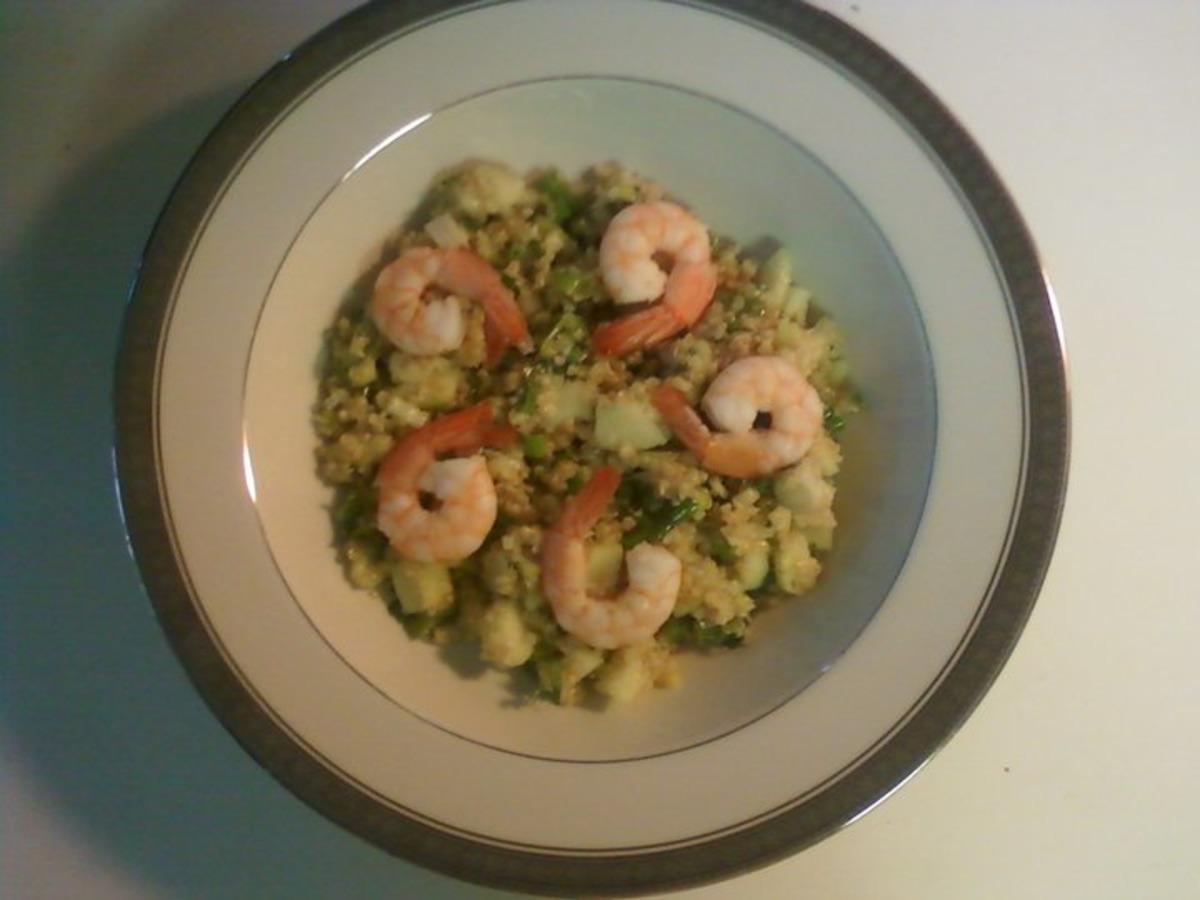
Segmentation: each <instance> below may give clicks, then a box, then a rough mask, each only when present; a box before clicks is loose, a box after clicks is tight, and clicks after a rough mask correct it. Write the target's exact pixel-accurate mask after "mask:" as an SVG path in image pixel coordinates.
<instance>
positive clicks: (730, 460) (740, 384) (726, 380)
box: [650, 356, 824, 478]
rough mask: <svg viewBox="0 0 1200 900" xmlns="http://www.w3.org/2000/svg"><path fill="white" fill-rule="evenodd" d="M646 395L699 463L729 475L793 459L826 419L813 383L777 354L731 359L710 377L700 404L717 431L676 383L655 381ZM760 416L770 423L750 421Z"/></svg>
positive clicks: (767, 469)
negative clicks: (655, 384) (692, 405)
mask: <svg viewBox="0 0 1200 900" xmlns="http://www.w3.org/2000/svg"><path fill="white" fill-rule="evenodd" d="M650 400H651V402H652V403H653V404H654V406H655V407H656V408H657V409H658V411H659V412H660V413H661V414H662V417H663V418H664V419H666V420H667V424H668V425H669V426H670V427H671V430H672V431H674V432H675V436H676V437H678V438H679V440H680V441H682V442H683V445H684V446H685V447H687V448H688V449H689V450H691V451H692V452H693V453H695V454H696V456H698V457H699V458H700V465H702V466H704V468H706V469H708V470H709V471H710V472H716V473H717V474H718V475H727V476H729V477H731V478H755V477H758V476H759V475H767V474H769V473H771V472H775V471H777V470H779V469H782V468H783V467H784V466H789V465H791V464H792V463H794V462H798V461H799V460H800V459H801V458H802V457H803V456H804V455H805V454H806V453H808V451H809V449H810V448H811V447H812V445H813V441H814V440H816V437H817V435H818V434H819V433H820V431H821V428H822V427H823V422H824V409H823V407H822V405H821V399H820V397H818V396H817V391H816V389H815V388H814V387H813V386H812V385H811V384H810V383H809V381H808V379H807V378H805V377H804V376H803V375H801V374H800V370H799V369H797V368H796V367H795V366H794V365H792V364H791V363H790V362H788V361H787V360H785V359H783V358H782V357H778V356H748V357H745V358H744V359H739V360H736V361H734V362H732V363H730V364H729V365H728V366H726V367H725V368H724V369H722V370H721V372H720V373H719V374H718V375H717V377H716V378H714V379H713V381H712V383H711V384H710V385H709V386H708V390H707V391H705V393H704V399H703V400H702V401H701V406H702V407H703V408H704V412H705V413H707V415H708V417H709V419H710V420H711V421H712V422H713V424H714V425H716V426H717V427H719V428H722V429H724V430H723V431H719V432H714V431H712V430H710V429H709V427H708V426H707V425H706V424H705V423H704V420H703V419H701V418H700V415H699V414H698V413H697V412H696V411H695V410H694V409H692V407H691V406H690V405H689V404H688V401H687V397H685V396H684V394H683V392H682V391H681V390H679V388H677V387H675V386H674V385H669V384H663V385H659V386H658V387H657V388H655V389H654V390H653V391H651V393H650ZM763 416H767V417H769V419H770V424H769V425H767V426H766V427H761V428H757V427H755V426H756V425H757V424H758V423H759V422H760V421H761V417H763Z"/></svg>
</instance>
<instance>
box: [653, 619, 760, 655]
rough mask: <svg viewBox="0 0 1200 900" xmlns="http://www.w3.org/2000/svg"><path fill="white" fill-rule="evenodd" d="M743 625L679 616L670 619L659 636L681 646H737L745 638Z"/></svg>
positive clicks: (702, 647)
mask: <svg viewBox="0 0 1200 900" xmlns="http://www.w3.org/2000/svg"><path fill="white" fill-rule="evenodd" d="M742 627H743V626H742V624H741V623H740V622H733V623H730V624H729V625H715V624H713V623H711V622H701V621H700V620H698V619H696V618H695V617H693V616H678V617H676V618H672V619H669V620H668V621H667V623H666V624H665V625H663V627H662V629H661V630H660V631H659V633H658V636H659V638H660V639H662V640H664V641H667V642H668V643H671V644H675V645H676V646H681V647H697V648H701V649H710V648H716V647H737V646H739V645H740V644H741V643H742V641H743V640H744V635H743V634H742Z"/></svg>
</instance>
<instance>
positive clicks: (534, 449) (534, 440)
mask: <svg viewBox="0 0 1200 900" xmlns="http://www.w3.org/2000/svg"><path fill="white" fill-rule="evenodd" d="M525 455H526V456H528V457H529V458H530V459H545V458H546V457H547V456H549V455H550V438H548V437H547V436H546V435H544V434H530V435H526V437H525Z"/></svg>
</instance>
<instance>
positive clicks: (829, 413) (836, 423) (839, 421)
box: [825, 407, 846, 434]
mask: <svg viewBox="0 0 1200 900" xmlns="http://www.w3.org/2000/svg"><path fill="white" fill-rule="evenodd" d="M845 427H846V419H845V417H844V416H843V415H842V414H841V413H839V412H838V411H837V410H836V409H834V408H833V407H826V408H825V430H826V431H828V432H829V433H830V434H840V433H841V431H842V429H843V428H845Z"/></svg>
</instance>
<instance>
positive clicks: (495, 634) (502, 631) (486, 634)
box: [479, 600, 537, 669]
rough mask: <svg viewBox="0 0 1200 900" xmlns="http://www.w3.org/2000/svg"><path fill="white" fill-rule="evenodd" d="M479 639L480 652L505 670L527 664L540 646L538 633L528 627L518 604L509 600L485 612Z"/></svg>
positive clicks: (500, 601) (496, 604)
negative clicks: (535, 649) (518, 608)
mask: <svg viewBox="0 0 1200 900" xmlns="http://www.w3.org/2000/svg"><path fill="white" fill-rule="evenodd" d="M479 639H480V644H481V646H480V651H479V655H480V656H482V657H483V658H484V659H485V660H487V661H488V662H490V663H492V664H494V665H497V666H500V667H501V668H503V669H512V668H515V667H517V666H521V665H524V664H525V663H526V662H527V661H528V660H529V657H530V656H531V655H532V654H533V648H534V647H535V646H536V645H537V635H535V634H534V633H533V632H532V631H530V630H529V629H528V628H527V627H526V626H525V623H524V622H523V621H522V620H521V613H520V612H519V611H518V610H517V606H516V604H515V603H512V602H511V601H508V600H499V601H497V602H495V603H493V604H492V605H491V606H489V607H488V608H487V611H486V612H484V614H483V618H482V619H481V620H480V623H479Z"/></svg>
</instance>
